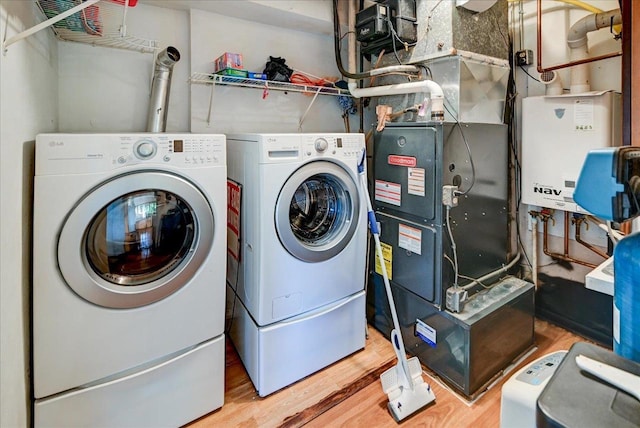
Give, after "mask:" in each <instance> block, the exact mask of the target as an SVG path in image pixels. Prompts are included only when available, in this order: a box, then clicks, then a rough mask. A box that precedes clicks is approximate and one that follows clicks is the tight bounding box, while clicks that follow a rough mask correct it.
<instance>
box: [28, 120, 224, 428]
mask: <svg viewBox="0 0 640 428" xmlns="http://www.w3.org/2000/svg"><path fill="white" fill-rule="evenodd" d="M225 148H226V147H225V137H224V135H196V134H149V133H145V134H41V135H38V136H37V138H36V171H35V185H34V186H35V189H34V218H33V221H34V226H33V236H34V242H33V380H34V396H35V397H34V398H35V403H34V425H35V426H118V427H123V426H160V425H162V426H179V425H183V424H185V423H187V422H189V421H191V420H193V419H195V418H198V417H200V416H202V415H204V414H206V413H208V412H211V411H213V410H215V409H217V408H219V407H220V406H222V404H223V399H224V355H225V345H224V334H223V332H224V299H225V285H224V280H225V278H224V269H225V263H226V262H225V260H226V231H225V228H226V158H225Z"/></svg>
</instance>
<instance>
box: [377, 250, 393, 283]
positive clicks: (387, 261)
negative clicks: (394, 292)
mask: <svg viewBox="0 0 640 428" xmlns="http://www.w3.org/2000/svg"><path fill="white" fill-rule="evenodd" d="M380 246H381V247H382V258H383V259H384V267H385V269H386V270H387V277H388V278H389V280H391V279H392V270H391V265H392V262H393V247H391V245H389V244H385V243H384V242H381V243H380ZM376 273H377V274H378V275H382V265H381V264H380V257H378V254H377V253H376Z"/></svg>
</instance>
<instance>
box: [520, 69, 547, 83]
mask: <svg viewBox="0 0 640 428" xmlns="http://www.w3.org/2000/svg"><path fill="white" fill-rule="evenodd" d="M518 67H520V69H521V70H522V71H524V74H526V75H527V76H529V77H531V78H532V79H533V80H535V81H536V82H538V83H542V82H540V79H536V78H535V77H533V76H532V75H530V74H529V72H528V71H527V70H525V69H524V67H523V66H521V65H519V66H518Z"/></svg>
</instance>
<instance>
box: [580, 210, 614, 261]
mask: <svg viewBox="0 0 640 428" xmlns="http://www.w3.org/2000/svg"><path fill="white" fill-rule="evenodd" d="M583 221H584V220H583V219H576V221H575V225H576V230H575V233H576V237H575V238H576V242H578V243H580V244H582V245H583V246H585V247H586V248H588V249H590V250H591V251H593V252H594V253H596V254H597V255H599V256H600V257H602V258H605V259H608V258H609V255H608V254H607V253H605V252H604V251H602V250H600V249H599V248H598V247H596V246H594V245H591V244H589V243H588V242H585V241H583V240H582V238H581V236H580V226H581V225H582V222H583Z"/></svg>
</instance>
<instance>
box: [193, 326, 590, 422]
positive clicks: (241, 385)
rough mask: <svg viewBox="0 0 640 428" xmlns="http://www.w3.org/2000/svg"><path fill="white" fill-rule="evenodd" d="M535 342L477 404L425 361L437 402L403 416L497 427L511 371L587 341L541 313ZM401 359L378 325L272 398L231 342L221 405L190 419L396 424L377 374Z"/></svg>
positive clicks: (412, 419)
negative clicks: (350, 350) (361, 342)
mask: <svg viewBox="0 0 640 428" xmlns="http://www.w3.org/2000/svg"><path fill="white" fill-rule="evenodd" d="M535 336H536V349H535V350H534V351H533V352H532V353H529V354H528V355H527V357H526V358H523V359H521V361H519V362H518V364H517V365H515V366H514V367H512V368H510V372H509V373H508V374H507V375H506V376H504V377H502V378H501V379H499V380H498V381H497V382H496V383H494V384H493V385H492V386H491V387H490V388H489V389H488V390H487V392H485V393H484V394H483V395H481V396H480V397H478V398H477V399H476V400H475V401H474V402H473V403H469V402H468V401H467V400H465V399H464V398H462V396H460V395H458V394H456V393H454V392H452V391H451V390H450V389H448V388H447V387H445V386H444V385H443V383H442V382H440V381H439V380H437V378H436V377H435V375H433V374H432V373H430V372H429V371H428V369H426V368H425V381H427V382H428V383H429V384H430V385H431V387H432V388H433V391H434V393H435V395H436V402H435V403H434V404H432V405H430V406H429V407H427V408H426V409H423V410H422V411H420V412H418V413H416V414H415V415H414V416H412V417H411V418H409V419H407V420H405V421H403V422H402V423H401V425H403V426H405V427H439V428H442V427H498V426H499V423H500V390H501V387H502V384H503V383H504V382H505V381H506V380H507V379H508V377H509V374H510V373H513V372H514V371H515V370H517V369H519V368H520V367H522V366H523V365H525V364H527V363H528V362H530V361H533V360H535V359H537V358H538V357H541V356H543V355H545V354H548V353H550V352H553V351H556V350H561V349H569V348H570V347H571V345H572V344H573V343H575V342H579V341H586V340H585V339H584V338H582V337H580V336H577V335H575V334H572V333H570V332H568V331H566V330H564V329H562V328H559V327H557V326H554V325H552V324H550V323H547V322H544V321H540V320H536V322H535ZM395 363H396V360H395V354H394V352H393V348H392V347H391V344H390V342H389V341H388V340H387V339H386V338H385V337H383V336H382V334H380V332H378V331H377V330H376V329H374V328H373V327H369V337H368V339H367V342H366V346H365V349H364V350H362V351H359V352H356V353H355V354H353V355H351V356H349V357H347V358H345V359H343V360H341V361H339V362H337V363H335V364H333V365H331V366H329V367H327V368H326V369H324V370H322V371H320V372H318V373H315V374H313V375H311V376H308V377H306V378H305V379H302V380H301V381H299V382H297V383H295V384H293V385H291V386H289V387H287V388H284V389H282V390H280V391H278V392H276V393H274V394H271V395H269V396H268V397H265V398H261V397H259V396H258V395H257V393H256V391H255V389H254V387H253V385H252V383H251V381H250V380H249V377H248V375H247V373H246V371H245V369H244V367H243V365H242V362H241V361H240V359H239V357H238V354H237V353H236V351H235V349H234V348H233V346H232V345H231V344H230V343H227V360H226V373H225V376H226V388H225V390H226V391H225V404H224V406H223V407H222V408H221V409H219V410H216V411H215V412H212V413H210V414H208V415H206V416H204V417H202V418H200V419H198V420H196V421H194V422H192V423H190V424H189V425H187V426H188V427H189V428H208V427H243V428H249V427H260V428H262V427H299V426H305V427H310V428H314V427H317V428H326V427H350V428H351V427H366V428H373V427H376V428H377V427H396V426H398V424H397V423H396V422H395V421H394V420H393V418H392V417H391V415H390V414H389V412H388V410H387V407H386V406H387V396H386V394H384V393H383V392H382V388H381V386H380V379H379V376H380V373H382V372H383V371H384V370H386V369H387V368H388V367H391V366H392V365H394V364H395Z"/></svg>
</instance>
